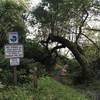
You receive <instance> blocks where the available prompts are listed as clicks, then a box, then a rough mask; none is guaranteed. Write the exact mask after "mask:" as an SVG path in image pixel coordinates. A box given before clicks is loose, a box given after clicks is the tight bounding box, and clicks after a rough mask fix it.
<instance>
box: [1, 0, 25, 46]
mask: <svg viewBox="0 0 100 100" xmlns="http://www.w3.org/2000/svg"><path fill="white" fill-rule="evenodd" d="M24 10H25V3H24V2H22V0H21V1H19V0H15V1H14V0H1V1H0V47H2V46H4V43H6V42H7V34H8V32H11V31H17V32H19V33H20V37H19V38H20V40H22V41H23V40H25V34H26V27H25V23H24V20H23V18H22V14H23V12H24Z"/></svg>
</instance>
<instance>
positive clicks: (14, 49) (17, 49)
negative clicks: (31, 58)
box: [4, 44, 24, 58]
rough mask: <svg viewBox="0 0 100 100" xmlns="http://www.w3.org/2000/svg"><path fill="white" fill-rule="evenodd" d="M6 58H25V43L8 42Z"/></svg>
mask: <svg viewBox="0 0 100 100" xmlns="http://www.w3.org/2000/svg"><path fill="white" fill-rule="evenodd" d="M4 49H5V58H23V56H24V50H23V45H21V44H20V45H19V44H8V45H5V48H4Z"/></svg>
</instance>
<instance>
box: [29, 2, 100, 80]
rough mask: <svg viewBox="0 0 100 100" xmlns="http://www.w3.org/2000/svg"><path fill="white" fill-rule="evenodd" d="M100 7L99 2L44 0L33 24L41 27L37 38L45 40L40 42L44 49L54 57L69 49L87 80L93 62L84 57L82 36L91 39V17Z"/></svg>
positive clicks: (36, 12) (36, 10) (37, 10)
mask: <svg viewBox="0 0 100 100" xmlns="http://www.w3.org/2000/svg"><path fill="white" fill-rule="evenodd" d="M99 4H100V3H99V1H96V0H84V1H81V0H42V3H40V5H39V6H37V8H36V9H35V10H33V12H32V15H33V19H32V21H31V22H33V25H34V24H35V25H36V24H37V23H38V24H39V30H38V33H37V34H38V35H37V36H38V37H39V35H40V37H42V38H39V39H40V41H41V43H42V44H43V46H45V47H46V48H47V49H48V50H49V51H50V53H51V55H52V54H54V53H56V54H57V52H55V51H57V50H58V49H61V48H65V47H67V48H68V49H69V50H70V51H71V52H72V53H73V55H74V56H75V58H76V60H77V61H78V62H79V64H80V65H81V67H82V68H81V69H82V74H83V79H84V78H86V77H88V76H89V75H88V73H89V72H88V71H89V69H88V68H89V66H90V62H88V60H87V59H86V57H85V55H84V52H83V50H82V48H81V45H80V41H81V39H82V36H85V37H86V38H88V39H89V37H88V36H86V33H84V30H85V29H86V27H88V25H87V20H88V19H89V16H90V15H91V14H93V15H94V13H96V12H97V11H99V9H97V8H98V7H99ZM96 9H97V10H96ZM98 13H99V12H98ZM85 32H87V31H85ZM90 40H91V39H90ZM91 42H93V41H91ZM52 43H56V45H55V46H54V47H53V48H51V47H50V46H49V44H52ZM94 44H95V43H94Z"/></svg>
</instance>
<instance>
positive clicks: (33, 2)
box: [30, 0, 41, 6]
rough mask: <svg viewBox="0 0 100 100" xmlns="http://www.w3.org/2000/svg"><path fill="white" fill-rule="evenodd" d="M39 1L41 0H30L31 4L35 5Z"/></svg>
mask: <svg viewBox="0 0 100 100" xmlns="http://www.w3.org/2000/svg"><path fill="white" fill-rule="evenodd" d="M40 2H41V0H30V4H31V6H36V5H37V4H38V3H40Z"/></svg>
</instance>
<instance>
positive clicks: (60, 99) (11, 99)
mask: <svg viewBox="0 0 100 100" xmlns="http://www.w3.org/2000/svg"><path fill="white" fill-rule="evenodd" d="M0 99H7V100H32V99H35V100H90V99H89V98H88V97H87V96H85V95H84V94H81V93H80V92H79V91H77V90H75V89H73V88H71V87H69V86H63V85H62V84H60V83H58V82H57V81H55V80H53V79H51V78H49V77H46V78H41V79H40V80H39V86H38V89H37V90H33V89H32V84H25V85H23V86H16V87H8V88H7V87H5V88H4V89H1V90H0Z"/></svg>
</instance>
